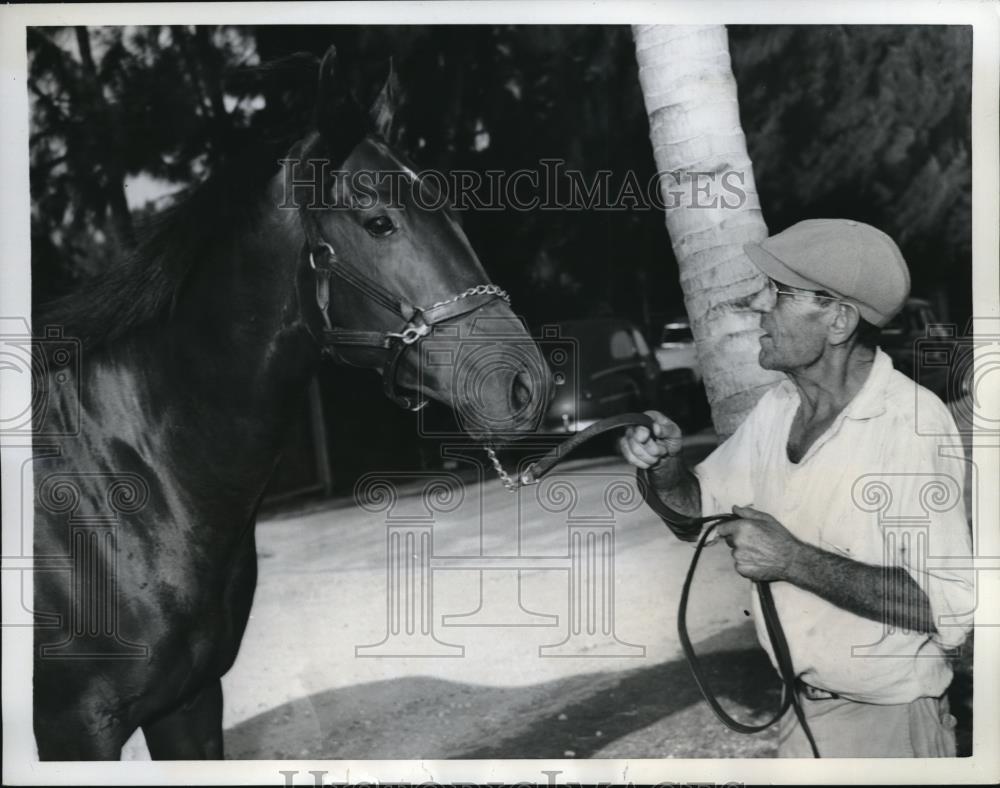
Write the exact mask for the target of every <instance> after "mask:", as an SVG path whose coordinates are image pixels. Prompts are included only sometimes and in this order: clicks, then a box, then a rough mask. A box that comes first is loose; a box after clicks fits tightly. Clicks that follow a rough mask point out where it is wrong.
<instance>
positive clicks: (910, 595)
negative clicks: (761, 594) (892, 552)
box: [786, 542, 937, 634]
mask: <svg viewBox="0 0 1000 788" xmlns="http://www.w3.org/2000/svg"><path fill="white" fill-rule="evenodd" d="M799 545H800V546H799V547H798V549H797V550H796V551H795V558H794V560H793V561H792V563H791V564H790V566H789V567H788V571H787V578H786V579H787V580H788V582H790V583H793V584H794V585H797V586H799V588H803V589H805V590H806V591H811V592H812V593H814V594H816V595H817V596H819V597H822V598H823V599H825V600H826V601H828V602H832V603H833V604H835V605H836V606H837V607H841V608H843V609H844V610H848V611H850V612H851V613H855V614H856V615H859V616H864V617H865V618H869V619H872V620H873V621H881V622H883V623H885V624H888V625H890V626H895V627H899V628H901V629H905V630H908V631H910V632H929V633H932V634H933V633H936V632H937V629H936V627H935V626H934V621H933V614H932V612H931V605H930V602H929V601H928V599H927V595H926V594H925V593H924V591H923V589H922V588H921V587H920V586H919V585H917V583H916V581H915V580H914V579H913V578H912V577H911V576H910V574H909V573H908V572H907V571H906V570H905V569H903V568H902V567H899V566H890V567H881V566H873V565H871V564H863V563H861V562H860V561H854V560H852V559H850V558H845V557H844V556H840V555H837V554H836V553H830V552H827V551H825V550H821V549H820V548H818V547H814V546H813V545H809V544H805V543H803V542H800V543H799Z"/></svg>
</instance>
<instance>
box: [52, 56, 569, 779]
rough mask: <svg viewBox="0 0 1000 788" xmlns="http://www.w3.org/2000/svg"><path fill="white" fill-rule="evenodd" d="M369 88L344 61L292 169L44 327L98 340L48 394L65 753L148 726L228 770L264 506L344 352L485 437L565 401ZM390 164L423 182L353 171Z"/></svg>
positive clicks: (241, 180) (155, 739)
mask: <svg viewBox="0 0 1000 788" xmlns="http://www.w3.org/2000/svg"><path fill="white" fill-rule="evenodd" d="M345 82H346V80H345V79H344V78H343V77H342V76H341V75H340V69H339V68H338V67H337V65H336V62H335V54H334V52H333V51H332V50H331V52H329V53H328V54H327V56H326V57H325V58H324V60H323V63H322V65H321V66H320V91H319V99H318V102H317V112H316V118H317V128H316V130H314V131H312V132H310V133H309V134H308V135H307V136H306V137H305V138H304V139H303V140H301V141H300V142H299V143H297V144H296V145H295V146H294V147H293V149H292V151H291V152H290V153H289V155H288V157H287V158H286V159H283V160H281V161H280V162H278V161H273V162H271V164H270V167H269V168H268V170H267V171H266V173H264V175H263V176H262V177H257V176H256V174H255V173H254V172H251V171H250V169H252V168H248V169H246V170H244V171H240V170H239V169H237V171H234V172H222V173H219V174H218V175H216V176H213V177H212V178H210V179H209V180H208V181H207V182H206V184H205V185H203V186H202V187H199V189H198V190H197V191H196V192H195V193H194V194H193V195H192V196H190V197H188V198H187V199H186V200H185V201H183V202H182V203H181V204H179V205H178V207H177V208H175V209H173V210H172V211H171V214H170V216H169V217H168V218H167V219H166V220H165V222H164V223H163V224H162V226H160V227H159V229H158V230H157V231H156V232H154V233H152V234H151V235H150V237H149V238H148V239H147V240H146V241H145V242H144V243H143V244H142V245H141V246H140V248H139V250H138V252H137V253H136V254H135V255H134V256H133V259H132V260H131V262H130V263H129V264H128V265H124V266H123V267H122V269H121V270H116V271H113V272H111V273H110V274H109V275H108V276H107V277H104V278H102V279H101V280H100V281H98V282H97V283H96V284H94V285H92V286H89V287H88V288H87V289H86V290H85V291H83V292H81V293H78V294H75V295H74V296H72V297H66V298H63V299H61V300H60V301H57V302H55V303H54V304H52V305H50V306H49V307H48V308H46V309H44V310H42V311H40V314H36V317H35V324H36V325H37V326H39V327H42V326H64V327H65V333H66V335H68V336H75V337H79V341H80V342H81V346H82V356H81V360H80V363H79V365H78V371H77V372H76V373H74V378H73V380H70V381H69V384H70V385H67V381H66V379H65V378H63V380H62V385H59V386H57V385H55V383H54V382H53V381H52V380H51V379H50V380H49V381H48V383H47V384H46V385H45V386H44V387H42V388H41V390H40V391H38V392H36V402H38V403H41V404H40V405H36V431H37V432H38V433H39V434H42V435H46V434H47V435H60V434H62V435H63V436H64V437H61V438H59V439H58V440H54V441H50V445H49V447H48V448H43V444H44V441H41V440H39V441H37V443H36V445H37V446H38V450H37V452H36V458H35V484H36V495H35V501H36V502H35V542H34V545H35V546H34V549H35V557H36V559H35V560H36V572H35V581H34V582H35V597H34V599H35V616H36V626H35V661H34V731H35V739H36V742H37V745H38V751H39V756H40V757H41V758H42V759H45V760H86V759H116V758H119V757H120V756H121V748H122V745H123V744H124V743H125V741H126V740H127V739H128V738H129V737H130V736H131V735H132V733H133V732H134V731H135V730H136V729H137V728H142V731H143V733H144V735H145V738H146V743H147V746H148V748H149V752H150V754H151V755H152V756H153V757H154V758H171V759H203V758H221V757H222V755H223V748H222V689H221V683H220V678H221V677H222V676H223V674H225V673H226V671H227V670H229V668H230V667H231V666H232V664H233V661H234V660H235V658H236V654H237V651H238V649H239V646H240V640H241V638H242V636H243V632H244V629H245V627H246V623H247V617H248V615H249V612H250V605H251V601H252V599H253V594H254V587H255V585H256V572H257V569H256V551H255V545H254V524H255V519H256V514H257V509H258V505H259V503H260V499H261V496H262V492H263V490H264V487H265V485H266V483H267V481H268V477H269V475H270V474H271V472H272V470H273V468H274V467H275V463H276V461H277V457H278V453H279V449H280V445H281V440H282V437H283V435H284V433H285V430H286V429H287V427H288V425H289V422H290V418H291V417H292V415H293V414H294V413H295V411H296V409H297V408H299V407H301V404H302V402H303V399H304V394H305V391H306V388H307V386H308V383H309V380H310V379H311V377H312V376H313V375H314V374H315V372H316V368H317V365H318V363H319V362H320V359H321V357H322V355H323V354H324V352H325V353H326V354H328V355H332V356H333V357H334V358H335V359H336V360H338V361H340V362H343V363H349V364H353V365H357V366H364V367H371V368H375V369H378V370H379V371H380V372H381V373H382V375H383V377H384V380H385V388H386V391H387V393H388V394H389V396H390V397H391V398H392V399H394V400H396V401H397V402H399V403H400V404H403V405H405V406H408V407H417V406H418V405H419V403H420V402H421V400H422V399H423V398H424V397H432V398H435V399H437V400H439V401H441V402H444V403H446V404H447V405H449V406H451V407H452V408H454V409H456V411H457V412H459V413H460V414H461V415H462V417H463V420H462V423H463V428H464V429H465V430H466V432H467V433H469V434H470V435H472V436H474V437H475V438H476V439H478V440H483V441H488V440H490V438H491V436H495V435H496V434H497V433H498V432H500V431H503V432H515V433H517V432H528V431H531V430H532V429H533V428H534V425H535V422H536V421H537V417H538V415H539V413H540V412H541V410H542V409H543V408H544V405H545V401H546V398H547V395H548V386H549V382H548V375H547V371H546V367H545V364H544V361H543V360H542V358H541V354H540V353H539V351H538V348H537V347H536V346H535V345H534V343H533V342H531V340H530V338H529V337H528V336H527V334H526V333H525V330H524V328H523V326H522V324H521V322H520V321H519V320H518V319H517V318H516V317H515V316H514V314H513V313H512V312H511V310H510V308H509V306H508V304H507V303H506V301H505V294H504V293H503V291H501V290H499V288H497V287H495V286H494V285H491V284H489V281H488V279H487V278H486V274H485V272H484V271H483V269H482V266H481V265H480V263H479V261H478V260H477V258H476V255H475V253H474V252H473V251H472V249H471V247H470V245H469V243H468V241H467V240H466V238H465V236H464V234H463V233H462V231H461V229H460V228H459V226H458V225H457V223H456V222H455V221H454V218H453V217H452V216H450V215H449V213H448V212H447V211H446V210H443V209H441V208H437V209H435V208H434V207H428V201H427V200H425V199H415V195H416V194H418V192H416V189H420V188H423V187H424V186H423V184H421V182H420V179H419V178H418V177H417V176H416V175H415V174H414V173H413V171H412V169H411V168H409V167H407V166H406V165H405V163H404V162H403V160H402V159H401V158H400V157H399V155H398V154H396V153H395V152H394V151H393V149H392V148H391V147H390V145H389V144H388V142H387V140H388V139H390V137H389V136H388V127H389V125H390V124H391V120H392V103H393V100H392V94H393V92H394V91H393V80H392V76H390V80H389V81H388V82H387V83H386V86H385V87H384V88H383V90H382V92H381V94H380V95H379V98H378V99H377V100H376V101H375V103H374V105H373V107H372V108H371V110H370V111H368V112H364V111H362V110H361V109H360V108H359V107H358V105H357V104H356V103H355V102H354V99H353V98H351V96H350V94H349V92H348V90H347V88H346V85H345ZM293 160H309V161H312V162H313V163H314V164H313V166H311V167H301V166H299V167H296V165H295V164H294V162H293ZM320 165H326V166H327V167H328V168H332V169H334V170H336V171H337V174H336V175H335V176H334V177H330V178H329V179H323V178H320V177H319V174H320V172H321V171H322V169H323V168H322V167H321V166H320ZM385 171H388V172H394V173H400V172H402V173H404V174H405V175H404V179H405V180H406V182H407V184H408V185H409V186H410V187H412V188H408V189H397V190H396V195H395V197H394V198H393V199H391V200H390V199H388V198H386V197H385V195H384V194H383V193H382V191H381V188H382V187H381V185H378V187H377V188H370V187H371V185H372V181H371V179H369V180H368V181H364V182H362V181H357V182H354V181H353V180H352V178H350V177H349V176H350V174H352V173H360V172H368V173H379V172H385ZM307 175H308V176H315V180H313V181H311V182H307ZM358 183H366V184H367V187H366V188H364V189H362V188H360V187H359V186H358ZM290 196H291V197H293V198H294V200H290ZM290 202H294V203H295V204H297V206H298V207H290V205H289V203H290ZM431 202H434V201H433V200H432V201H431ZM324 206H325V207H324ZM444 322H447V323H448V326H447V327H446V328H447V330H440V331H439V330H437V329H436V328H435V326H438V325H440V324H441V323H444ZM483 332H486V333H488V334H489V335H490V336H493V337H499V339H496V342H495V343H494V345H493V346H492V348H491V352H490V353H487V354H484V355H483V356H482V358H481V359H479V360H477V359H476V357H475V354H474V353H473V354H472V355H471V356H469V358H468V363H465V364H462V363H458V362H457V361H456V363H454V364H441V363H434V364H430V363H427V361H428V359H427V358H426V356H427V355H428V354H429V353H430V351H429V350H427V349H426V348H427V345H426V343H424V342H422V341H421V340H422V339H423V338H424V337H425V336H428V335H430V334H432V333H433V336H434V344H435V349H434V352H435V353H440V351H441V348H442V346H443V347H445V348H446V349H448V348H450V350H452V351H454V353H455V357H456V358H458V357H459V356H460V355H461V351H462V348H461V347H460V344H461V343H466V344H465V347H468V346H470V345H469V342H470V340H471V346H472V347H475V346H476V341H477V336H478V337H479V339H478V341H480V342H484V341H485V339H484V336H485V334H484V333H483ZM498 351H499V352H500V353H501V354H502V353H504V352H506V353H507V354H508V358H507V360H506V362H504V360H503V358H502V357H498V355H497V353H498ZM71 392H72V393H71Z"/></svg>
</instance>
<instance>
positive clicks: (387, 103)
mask: <svg viewBox="0 0 1000 788" xmlns="http://www.w3.org/2000/svg"><path fill="white" fill-rule="evenodd" d="M398 103H399V77H398V76H397V75H396V68H395V66H394V64H393V62H392V58H389V76H387V77H386V79H385V84H384V85H382V90H380V91H379V94H378V96H376V97H375V102H374V103H373V104H372V106H371V109H370V110H368V115H369V117H370V118H371V121H372V125H373V126H374V128H375V133H376V134H378V135H379V136H380V137H382V139H384V140H385V141H386V142H391V141H392V131H393V118H394V117H395V115H396V106H397V104H398Z"/></svg>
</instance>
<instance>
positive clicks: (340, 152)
mask: <svg viewBox="0 0 1000 788" xmlns="http://www.w3.org/2000/svg"><path fill="white" fill-rule="evenodd" d="M316 128H317V129H318V130H319V133H320V134H321V135H322V137H323V139H324V140H325V142H326V144H327V147H328V148H329V151H330V159H331V160H334V161H336V162H337V163H340V162H342V161H343V160H344V159H346V158H347V156H348V155H349V154H350V152H351V151H352V150H353V149H354V146H355V145H357V144H358V143H359V142H361V140H363V139H364V137H365V134H367V133H368V119H367V118H366V117H365V116H364V112H363V111H362V110H361V107H360V106H359V105H358V102H357V101H356V100H355V98H354V96H353V95H352V93H351V90H350V87H349V86H348V83H347V78H346V74H345V73H344V70H343V69H341V68H338V66H337V48H336V47H334V46H331V47H330V48H329V49H328V50H327V51H326V54H325V55H324V56H323V61H322V62H321V63H320V66H319V90H318V92H317V96H316Z"/></svg>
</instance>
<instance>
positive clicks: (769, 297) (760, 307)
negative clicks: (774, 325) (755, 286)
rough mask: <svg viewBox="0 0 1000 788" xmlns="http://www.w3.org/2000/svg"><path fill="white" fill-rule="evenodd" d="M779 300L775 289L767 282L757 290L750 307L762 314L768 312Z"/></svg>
mask: <svg viewBox="0 0 1000 788" xmlns="http://www.w3.org/2000/svg"><path fill="white" fill-rule="evenodd" d="M777 300H778V296H777V295H775V293H774V290H773V289H772V288H771V287H770V285H769V284H768V283H767V282H765V283H764V286H763V287H762V288H761V289H760V290H758V291H757V293H756V295H754V296H753V298H751V299H750V304H749V306H750V309H751V310H753V311H754V312H760V313H761V314H767V313H768V312H770V311H771V310H772V309H774V305H775V303H776V302H777Z"/></svg>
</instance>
